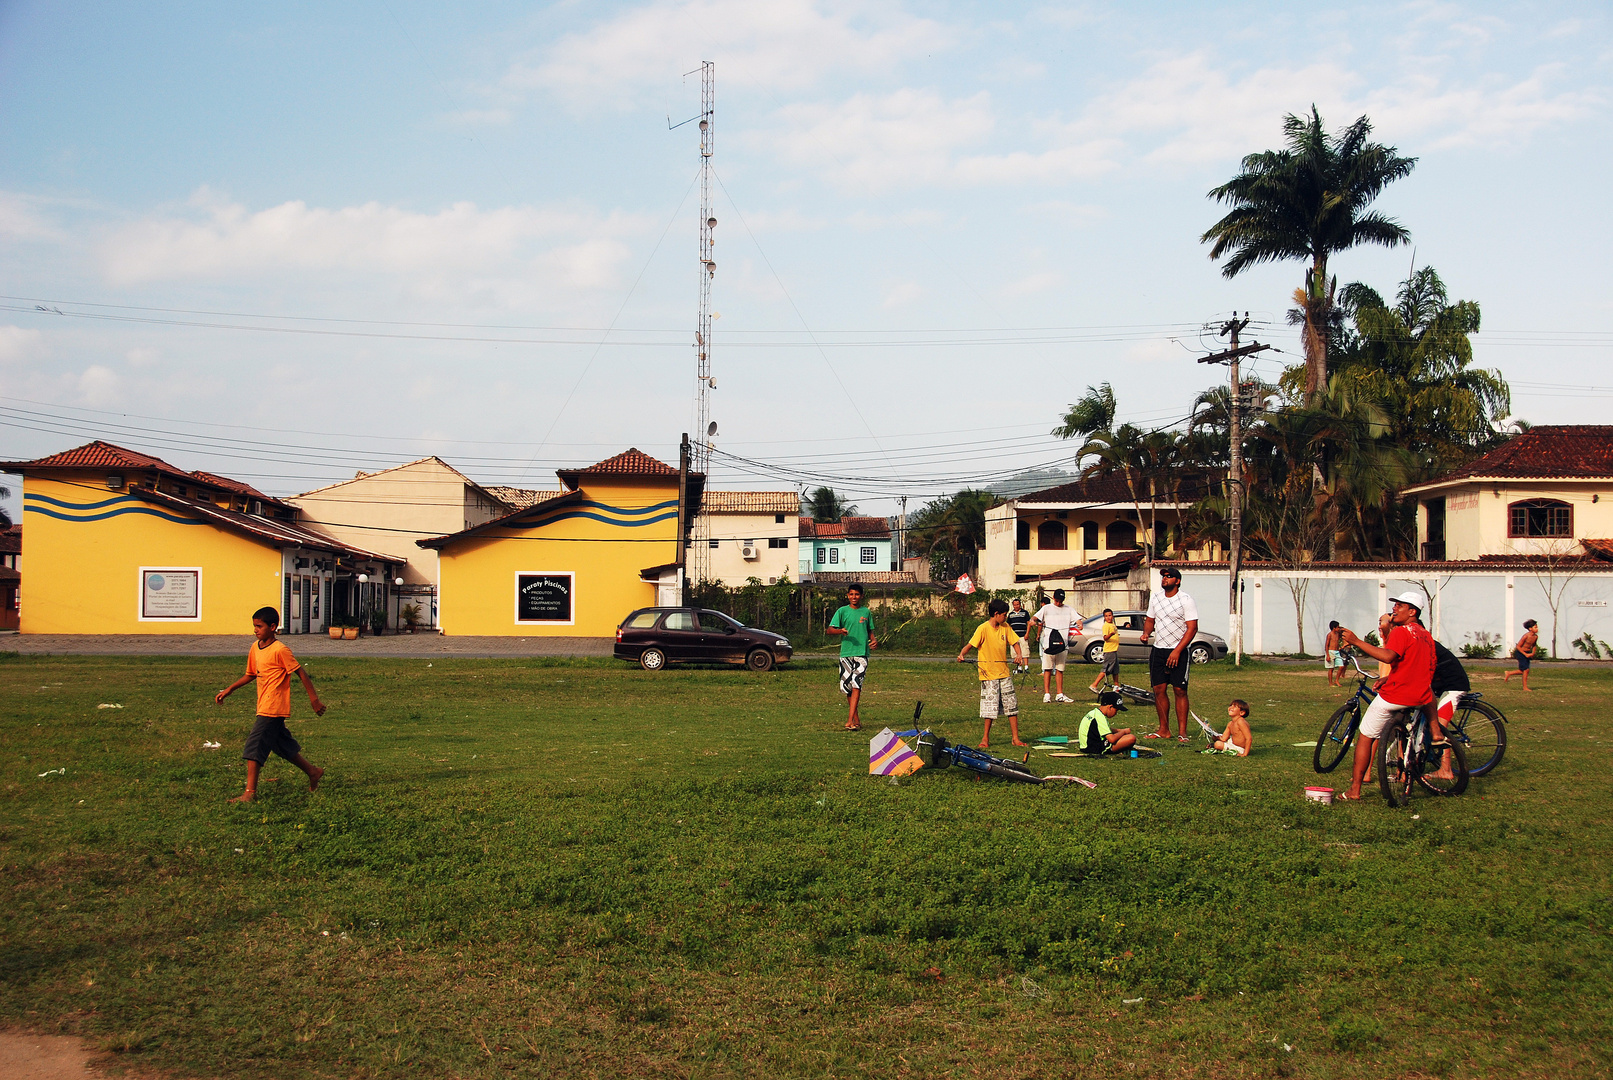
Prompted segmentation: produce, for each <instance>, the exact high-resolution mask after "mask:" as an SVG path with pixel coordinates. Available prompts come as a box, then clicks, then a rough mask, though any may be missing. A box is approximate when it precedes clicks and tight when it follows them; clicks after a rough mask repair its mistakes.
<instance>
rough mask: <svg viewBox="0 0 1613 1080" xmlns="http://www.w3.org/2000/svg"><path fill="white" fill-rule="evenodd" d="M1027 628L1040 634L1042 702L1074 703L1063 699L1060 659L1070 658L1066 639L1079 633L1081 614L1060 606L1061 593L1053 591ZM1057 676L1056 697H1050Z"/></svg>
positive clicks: (1062, 605) (1062, 660) (1061, 661)
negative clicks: (1050, 598) (1051, 597)
mask: <svg viewBox="0 0 1613 1080" xmlns="http://www.w3.org/2000/svg"><path fill="white" fill-rule="evenodd" d="M1031 626H1032V627H1034V628H1036V629H1037V630H1039V631H1040V633H1041V639H1042V640H1041V644H1042V701H1043V702H1044V703H1046V702H1051V701H1058V702H1061V703H1063V704H1070V703H1072V702H1074V700H1075V699H1074V698H1068V697H1065V696H1064V659H1065V657H1067V656H1069V655H1070V639H1071V638H1073V637H1075V636H1077V635H1079V634H1080V633H1081V615H1080V613H1079V612H1077V611H1076V610H1075V609H1074V608H1072V607H1066V606H1065V604H1064V590H1063V589H1054V590H1053V602H1052V603H1051V604H1043V605H1042V606H1041V608H1040V609H1039V610H1038V611H1037V612H1036V614H1035V616H1034V617H1032V619H1031ZM1055 676H1056V677H1057V683H1058V696H1057V697H1054V696H1053V684H1054V678H1055Z"/></svg>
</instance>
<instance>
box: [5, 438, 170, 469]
mask: <svg viewBox="0 0 1613 1080" xmlns="http://www.w3.org/2000/svg"><path fill="white" fill-rule="evenodd" d="M5 464H6V467H7V469H8V470H9V471H12V472H16V471H20V468H21V467H23V466H26V467H28V468H32V469H159V470H161V471H163V472H167V473H172V474H173V475H175V476H188V475H190V474H189V473H186V472H185V471H184V470H183V469H176V468H174V467H173V466H172V465H170V464H168V463H167V462H166V461H164V460H162V459H161V458H154V457H152V456H150V455H149V454H141V453H136V452H135V451H133V450H125V449H124V448H123V447H121V446H114V445H113V444H111V443H109V442H102V441H101V440H100V439H96V440H95V441H94V442H90V443H85V444H84V445H83V446H75V447H74V448H73V449H71V450H63V451H62V452H61V453H59V454H50V455H48V456H47V457H42V458H36V459H35V460H33V461H11V462H6V463H5ZM14 466H15V468H14Z"/></svg>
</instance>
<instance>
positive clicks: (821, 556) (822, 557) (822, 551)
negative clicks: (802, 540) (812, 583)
mask: <svg viewBox="0 0 1613 1080" xmlns="http://www.w3.org/2000/svg"><path fill="white" fill-rule="evenodd" d="M828 558H829V556H828V554H827V552H826V551H825V549H823V548H819V549H818V565H819V566H822V565H823V564H824V562H825V561H826V560H827V559H828Z"/></svg>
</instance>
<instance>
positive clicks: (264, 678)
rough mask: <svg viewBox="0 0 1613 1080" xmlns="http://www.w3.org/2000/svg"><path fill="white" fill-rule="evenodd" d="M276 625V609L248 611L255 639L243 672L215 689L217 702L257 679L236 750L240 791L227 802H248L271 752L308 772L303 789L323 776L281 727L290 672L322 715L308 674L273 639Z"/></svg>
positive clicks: (316, 785)
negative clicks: (242, 777) (254, 710)
mask: <svg viewBox="0 0 1613 1080" xmlns="http://www.w3.org/2000/svg"><path fill="white" fill-rule="evenodd" d="M279 626H280V613H279V612H278V611H276V610H275V609H274V608H272V607H266V608H259V609H258V610H257V611H254V612H253V613H252V634H253V636H254V637H256V638H257V641H255V642H253V643H252V647H251V648H250V649H248V650H247V654H246V674H245V675H242V676H241V677H240V678H239V679H237V680H235V681H234V682H233V683H231V684H230V685H228V686H226V687H225V688H224V689H222V690H220V691H219V692H218V694H217V696H216V697H214V698H213V700H214V701H215V702H217V703H218V704H220V705H222V704H224V699H225V698H227V697H229V696H230V695H231V694H233V693H235V691H237V690H239V689H240V688H241V687H243V686H245V685H246V684H247V683H249V682H251V681H252V680H254V679H256V680H257V682H258V719H257V722H256V723H254V724H253V725H252V734H250V735H248V736H247V737H246V748H245V749H244V750H242V751H241V757H243V758H245V759H246V791H245V792H244V793H243V794H241V795H238V796H236V797H235V798H233V799H231V800H230V802H242V803H244V802H251V801H252V800H253V799H255V798H256V797H257V794H258V770H259V769H261V768H263V763H264V762H266V761H268V760H269V754H270V753H271V752H272V753H276V754H279V755H280V756H281V757H283V758H285V759H286V760H287V761H289V762H291V763H292V764H293V765H295V766H297V768H299V769H301V770H302V771H303V772H305V773H307V774H308V790H309V791H315V790H317V789H318V788H319V778H320V777H322V776H324V775H325V770H324V769H321V768H320V767H319V766H317V765H313V764H310V763H309V761H308V759H307V758H305V757H303V756H302V747H300V746H298V745H297V740H296V739H293V738H292V737H291V732H289V731H287V730H286V717H288V716H290V715H291V676H292V675H293V674H296V676H297V677H298V678H300V679H301V680H302V688H303V689H304V690H306V691H308V704H309V705H311V706H313V709H314V715H315V716H324V715H325V703H324V702H323V701H320V700H319V695H318V694H316V693H315V692H314V684H313V683H312V682H311V681H310V680H309V678H308V672H306V671H304V670H303V668H302V665H301V664H299V663H297V658H296V657H294V656H292V655H291V650H290V649H288V648H286V646H285V644H284V643H283V642H281V641H279V640H278V639H276V637H275V630H276V629H278V628H279Z"/></svg>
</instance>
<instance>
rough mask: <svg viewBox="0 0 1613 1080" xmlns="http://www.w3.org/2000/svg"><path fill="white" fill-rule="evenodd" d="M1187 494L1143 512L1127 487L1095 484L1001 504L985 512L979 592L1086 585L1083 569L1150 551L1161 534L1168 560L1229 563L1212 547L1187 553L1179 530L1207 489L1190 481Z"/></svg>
mask: <svg viewBox="0 0 1613 1080" xmlns="http://www.w3.org/2000/svg"><path fill="white" fill-rule="evenodd" d="M1181 486H1182V489H1183V490H1182V491H1180V492H1175V493H1171V492H1162V493H1158V494H1156V495H1155V497H1154V498H1153V499H1152V500H1150V498H1149V497H1148V495H1147V493H1146V492H1142V493H1141V499H1140V504H1139V501H1134V500H1133V499H1132V497H1131V492H1130V490H1129V489H1128V488H1127V487H1126V482H1125V480H1124V479H1122V478H1119V477H1097V478H1094V479H1090V480H1077V481H1075V482H1073V483H1069V484H1060V485H1059V486H1058V487H1052V488H1047V489H1045V490H1043V491H1033V492H1030V493H1029V494H1026V495H1021V496H1019V497H1018V498H1013V499H1009V500H1007V501H1006V502H1001V503H998V504H997V505H996V506H993V507H992V508H991V509H990V510H987V511H986V546H985V549H984V551H982V552H981V556H980V581H979V584H980V585H981V586H982V587H983V588H987V589H1012V588H1015V587H1016V586H1018V585H1020V584H1022V583H1024V582H1029V581H1044V582H1057V581H1063V580H1065V579H1074V578H1078V577H1082V576H1083V575H1082V574H1081V573H1080V571H1081V570H1082V568H1083V567H1086V566H1089V565H1091V564H1093V563H1099V562H1104V561H1106V560H1110V559H1116V557H1117V556H1121V555H1125V554H1127V553H1130V552H1134V551H1136V550H1138V549H1139V548H1142V547H1146V546H1147V545H1148V543H1149V539H1150V537H1151V536H1152V535H1153V533H1154V532H1155V531H1157V532H1158V534H1159V544H1158V545H1157V546H1158V550H1159V552H1160V554H1162V555H1165V554H1170V555H1172V556H1173V557H1175V558H1181V559H1192V560H1208V559H1212V558H1223V557H1224V555H1223V554H1222V553H1221V552H1220V550H1219V549H1218V548H1217V547H1216V545H1213V544H1206V545H1204V546H1202V547H1195V548H1194V549H1192V550H1185V549H1183V548H1182V530H1181V522H1182V519H1183V518H1184V517H1185V516H1186V515H1187V513H1188V512H1189V511H1191V509H1192V506H1193V503H1194V502H1195V501H1196V500H1197V499H1198V498H1200V497H1201V496H1202V494H1203V488H1204V482H1203V480H1202V479H1200V478H1186V477H1184V478H1183V483H1182V485H1181ZM1115 565H1116V566H1118V565H1119V562H1117V563H1115Z"/></svg>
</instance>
